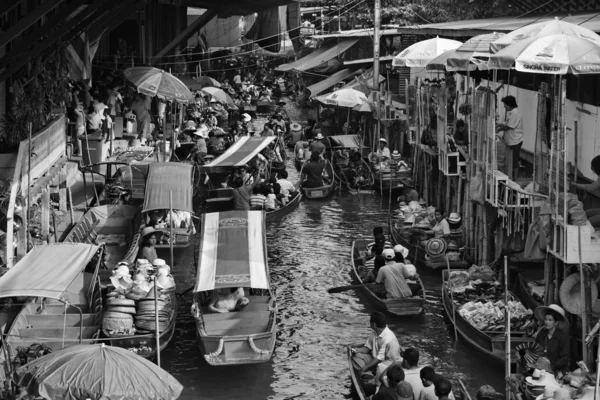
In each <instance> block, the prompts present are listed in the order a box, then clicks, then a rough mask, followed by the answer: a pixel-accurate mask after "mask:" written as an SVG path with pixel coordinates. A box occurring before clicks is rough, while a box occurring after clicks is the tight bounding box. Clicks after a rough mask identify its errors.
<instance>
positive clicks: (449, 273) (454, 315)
mask: <svg viewBox="0 0 600 400" xmlns="http://www.w3.org/2000/svg"><path fill="white" fill-rule="evenodd" d="M415 262H416V260H415ZM446 268H448V280H447V281H446V287H447V288H448V292H450V303H452V316H451V317H452V325H454V337H455V338H456V339H455V342H454V347H456V345H457V344H458V328H457V327H456V305H455V304H454V295H453V294H452V290H450V275H451V274H452V270H451V269H450V260H448V253H446Z"/></svg>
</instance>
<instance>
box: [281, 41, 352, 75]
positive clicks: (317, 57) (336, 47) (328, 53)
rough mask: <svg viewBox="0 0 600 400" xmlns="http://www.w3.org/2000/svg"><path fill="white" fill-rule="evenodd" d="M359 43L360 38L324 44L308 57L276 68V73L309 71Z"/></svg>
mask: <svg viewBox="0 0 600 400" xmlns="http://www.w3.org/2000/svg"><path fill="white" fill-rule="evenodd" d="M358 41H359V38H356V39H341V40H340V41H339V42H338V41H335V40H333V41H331V42H328V43H325V44H323V46H321V47H319V48H318V49H317V50H315V51H313V52H312V53H310V54H309V55H307V56H304V57H302V58H301V59H299V60H296V61H294V62H293V63H289V64H281V65H280V66H279V67H277V68H275V71H283V72H285V71H291V70H296V71H307V70H309V69H311V68H315V67H318V66H319V65H321V64H323V63H324V62H327V61H329V60H331V59H332V58H335V57H337V56H338V55H340V54H342V53H343V52H345V51H346V50H348V49H349V48H350V47H352V46H353V45H354V44H355V43H356V42H358Z"/></svg>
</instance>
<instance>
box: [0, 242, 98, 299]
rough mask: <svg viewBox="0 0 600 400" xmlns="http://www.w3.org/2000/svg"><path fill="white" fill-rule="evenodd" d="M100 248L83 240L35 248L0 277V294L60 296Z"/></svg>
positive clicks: (12, 295)
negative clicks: (84, 242)
mask: <svg viewBox="0 0 600 400" xmlns="http://www.w3.org/2000/svg"><path fill="white" fill-rule="evenodd" d="M99 248H100V246H95V245H91V244H83V243H60V244H58V243H57V244H49V245H45V246H39V247H34V248H33V250H31V251H30V252H29V253H27V254H26V255H25V257H23V258H22V259H21V261H19V262H18V263H17V264H16V265H15V266H14V267H12V268H11V269H9V270H8V272H7V273H6V274H4V275H3V276H2V278H0V297H19V296H24V297H48V298H51V299H60V298H61V297H62V295H63V293H65V292H66V291H67V289H69V287H70V286H71V284H72V283H73V282H74V281H75V279H76V278H77V276H78V275H79V274H80V273H81V272H82V271H83V270H84V269H85V267H86V266H87V264H88V263H89V262H90V260H91V259H92V257H94V255H95V254H96V251H98V249H99Z"/></svg>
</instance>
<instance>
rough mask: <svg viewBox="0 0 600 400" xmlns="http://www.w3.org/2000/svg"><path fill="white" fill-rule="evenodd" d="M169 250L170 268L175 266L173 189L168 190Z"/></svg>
mask: <svg viewBox="0 0 600 400" xmlns="http://www.w3.org/2000/svg"><path fill="white" fill-rule="evenodd" d="M169 216H170V218H169V220H170V221H169V250H170V251H171V268H175V259H174V256H173V241H174V240H175V237H174V236H173V191H172V190H169Z"/></svg>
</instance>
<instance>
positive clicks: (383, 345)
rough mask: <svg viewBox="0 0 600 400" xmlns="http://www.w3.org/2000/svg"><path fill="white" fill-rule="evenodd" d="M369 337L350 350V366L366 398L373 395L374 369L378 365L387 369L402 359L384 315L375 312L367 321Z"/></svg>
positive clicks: (374, 386)
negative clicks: (359, 380)
mask: <svg viewBox="0 0 600 400" xmlns="http://www.w3.org/2000/svg"><path fill="white" fill-rule="evenodd" d="M369 325H370V328H371V329H372V333H371V335H370V336H369V337H368V338H367V341H366V343H365V344H364V345H363V346H361V347H358V348H353V349H351V352H352V366H353V367H354V369H355V370H356V371H357V374H358V376H359V378H360V379H361V380H362V381H363V388H364V390H365V393H366V394H367V396H370V395H372V394H373V393H375V390H376V388H377V384H376V381H375V374H376V368H377V366H378V365H379V364H383V365H382V367H383V366H385V367H387V366H389V365H390V364H392V363H393V362H394V361H398V360H401V359H402V356H401V354H400V351H401V348H400V343H399V342H398V338H396V335H395V334H394V332H392V331H391V330H390V329H389V328H388V326H387V320H386V318H385V315H384V314H382V313H380V312H378V311H375V312H373V313H372V314H371V318H370V320H369Z"/></svg>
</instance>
